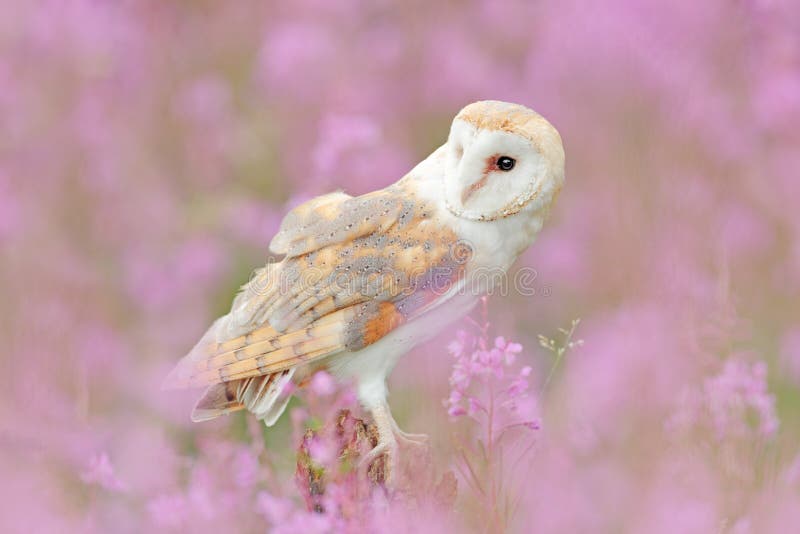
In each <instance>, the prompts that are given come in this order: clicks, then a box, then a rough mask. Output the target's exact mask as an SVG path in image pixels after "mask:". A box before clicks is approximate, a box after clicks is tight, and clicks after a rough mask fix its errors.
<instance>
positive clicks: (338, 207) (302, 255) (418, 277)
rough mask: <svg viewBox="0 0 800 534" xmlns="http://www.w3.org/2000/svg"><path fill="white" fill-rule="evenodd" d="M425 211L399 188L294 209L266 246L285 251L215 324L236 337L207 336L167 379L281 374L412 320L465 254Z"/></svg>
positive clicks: (191, 381) (460, 266) (459, 272)
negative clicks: (271, 241) (281, 257)
mask: <svg viewBox="0 0 800 534" xmlns="http://www.w3.org/2000/svg"><path fill="white" fill-rule="evenodd" d="M430 215H431V209H430V207H429V206H426V205H425V203H423V202H420V201H417V200H416V199H415V198H414V197H413V195H411V194H410V193H409V192H407V191H404V190H402V189H400V188H398V187H393V188H389V189H385V190H382V191H378V192H376V193H372V194H369V195H365V196H364V197H357V198H351V197H347V196H346V195H344V194H341V193H339V194H333V195H326V196H325V197H322V199H321V200H320V199H315V200H312V201H310V202H309V203H306V204H304V205H303V206H300V207H298V208H296V209H295V210H294V211H293V212H292V214H290V217H291V221H292V222H291V224H289V223H287V222H284V224H283V225H282V229H281V233H280V234H279V236H276V239H275V240H273V244H272V247H273V249H274V250H284V251H286V254H287V256H286V257H285V258H284V259H283V261H281V262H280V263H277V264H272V265H271V266H268V267H267V268H266V269H264V270H262V271H259V272H258V273H257V275H256V276H255V277H254V278H253V280H251V282H250V283H249V284H248V285H247V286H246V287H245V289H244V291H243V292H242V294H240V295H239V296H238V297H237V299H236V300H235V301H234V306H233V309H232V311H231V314H230V315H229V316H226V318H223V320H221V321H222V323H221V325H217V330H218V331H219V330H220V327H221V326H224V327H225V328H224V332H226V333H227V334H230V333H237V332H238V334H239V335H236V336H229V335H221V336H220V335H219V334H217V335H213V334H211V335H209V334H207V335H206V336H205V337H204V340H203V341H201V343H200V344H198V346H197V347H195V349H194V350H193V351H192V353H190V354H189V355H188V356H187V357H186V358H184V360H182V361H181V363H180V364H179V366H178V367H177V368H176V370H175V371H174V372H173V375H171V379H168V381H169V382H170V385H173V386H176V387H185V386H201V385H210V384H215V383H225V382H230V381H234V380H242V379H247V378H250V377H255V376H261V375H267V374H271V373H278V372H283V371H286V370H287V369H291V368H292V367H295V366H297V365H302V364H306V363H310V362H314V361H316V360H319V359H321V358H324V357H326V356H330V355H332V354H336V353H339V352H345V351H350V352H353V351H357V350H359V349H361V348H364V347H365V346H367V345H369V344H372V343H374V342H375V341H377V340H379V339H381V338H382V337H383V336H385V335H386V334H388V333H389V332H391V331H392V330H394V329H395V328H397V327H398V326H400V325H401V324H403V323H405V322H407V321H409V320H411V319H414V318H416V317H418V316H419V315H420V314H422V313H424V312H425V311H426V310H427V309H429V308H430V307H431V306H433V305H435V304H436V302H437V300H439V299H440V298H441V297H442V295H444V294H445V293H446V292H447V289H449V288H450V287H451V286H452V284H453V283H455V282H457V281H458V280H459V279H461V278H462V277H463V273H464V264H465V262H466V260H467V259H468V258H465V257H464V256H463V255H461V253H458V254H453V249H454V245H455V244H457V242H458V239H457V236H456V235H455V234H454V233H453V232H452V231H451V230H449V229H446V228H442V227H440V226H438V225H436V224H434V223H432V222H431V220H430ZM231 323H232V324H234V326H233V327H231V326H230V324H231ZM213 328H214V327H212V329H213Z"/></svg>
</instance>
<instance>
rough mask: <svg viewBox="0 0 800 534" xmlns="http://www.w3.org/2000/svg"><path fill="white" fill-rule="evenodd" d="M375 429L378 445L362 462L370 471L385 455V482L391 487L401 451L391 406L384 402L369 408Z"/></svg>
mask: <svg viewBox="0 0 800 534" xmlns="http://www.w3.org/2000/svg"><path fill="white" fill-rule="evenodd" d="M368 410H369V412H370V415H371V416H372V421H373V423H374V424H375V428H376V429H377V431H378V443H377V444H376V445H375V446H374V447H373V448H372V450H371V451H369V452H368V453H367V454H366V455H364V458H363V460H362V465H364V466H366V467H367V469H369V467H370V465H372V463H373V462H374V461H375V460H377V459H378V457H380V456H382V455H385V460H384V469H383V481H384V483H385V484H386V485H387V486H391V485H392V484H393V482H394V480H395V478H396V475H397V472H398V467H399V463H398V462H399V458H398V456H399V450H398V443H397V437H396V436H395V434H394V428H393V425H392V423H393V421H394V420H393V419H392V414H391V412H390V411H389V405H388V403H386V401H383V402H381V403H379V404H376V405H375V406H372V407H370V408H368Z"/></svg>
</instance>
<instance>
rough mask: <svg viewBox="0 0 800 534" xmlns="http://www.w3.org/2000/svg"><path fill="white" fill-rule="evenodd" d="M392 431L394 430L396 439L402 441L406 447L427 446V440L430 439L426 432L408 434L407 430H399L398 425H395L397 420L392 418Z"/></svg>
mask: <svg viewBox="0 0 800 534" xmlns="http://www.w3.org/2000/svg"><path fill="white" fill-rule="evenodd" d="M392 431H393V432H394V435H395V437H396V438H397V441H398V442H402V443H403V444H405V445H406V446H408V447H419V446H425V447H427V446H428V442H429V441H430V438H429V437H428V435H427V434H409V433H408V432H403V431H402V430H400V427H399V426H397V422H395V420H394V419H392Z"/></svg>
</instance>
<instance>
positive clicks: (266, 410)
mask: <svg viewBox="0 0 800 534" xmlns="http://www.w3.org/2000/svg"><path fill="white" fill-rule="evenodd" d="M293 375H294V369H293V368H292V369H288V370H286V371H282V372H279V373H273V374H270V375H266V376H256V377H250V378H244V379H241V380H234V381H231V382H224V383H221V384H214V385H213V386H210V387H209V388H207V389H206V391H205V393H203V396H202V397H200V400H198V401H197V404H196V405H195V407H194V409H193V410H192V421H194V422H195V423H198V422H202V421H210V420H211V419H216V418H217V417H219V416H222V415H227V414H229V413H233V412H237V411H239V410H245V409H246V410H248V411H250V412H252V413H253V414H255V416H256V417H257V418H258V419H261V420H263V421H264V423H265V424H266V425H267V426H272V425H274V424H275V422H276V421H277V420H278V418H279V417H280V416H281V414H282V413H283V411H284V410H285V409H286V405H287V404H288V403H289V399H290V397H291V396H290V395H285V396H281V393H282V392H283V389H284V387H285V386H286V384H288V383H289V382H290V381H291V379H292V376H293Z"/></svg>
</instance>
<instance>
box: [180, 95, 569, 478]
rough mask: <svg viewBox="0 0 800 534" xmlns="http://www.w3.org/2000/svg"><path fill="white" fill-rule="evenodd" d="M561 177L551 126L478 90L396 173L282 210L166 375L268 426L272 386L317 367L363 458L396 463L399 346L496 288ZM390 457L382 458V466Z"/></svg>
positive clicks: (215, 407) (215, 408)
mask: <svg viewBox="0 0 800 534" xmlns="http://www.w3.org/2000/svg"><path fill="white" fill-rule="evenodd" d="M563 184H564V149H563V147H562V143H561V138H560V136H559V134H558V131H556V129H555V128H554V127H553V126H552V125H551V124H550V123H549V122H548V121H547V120H545V119H544V118H543V117H542V116H541V115H539V114H537V113H536V112H534V111H533V110H531V109H528V108H526V107H524V106H521V105H517V104H510V103H505V102H499V101H483V102H476V103H473V104H470V105H468V106H466V107H465V108H464V109H462V110H461V111H460V112H459V113H458V115H456V117H455V119H454V120H453V122H452V125H451V128H450V133H449V136H448V138H447V141H446V142H445V143H444V145H442V146H441V147H439V148H438V149H436V150H435V151H434V152H433V153H432V154H431V155H430V156H428V157H427V158H426V159H425V160H423V161H422V162H421V163H419V164H418V165H417V166H416V167H414V168H413V169H412V170H411V171H410V172H409V173H408V174H407V175H406V176H404V177H403V178H402V179H400V180H399V181H398V182H396V183H394V184H393V185H390V186H389V187H387V188H385V189H381V190H378V191H375V192H372V193H368V194H365V195H362V196H357V197H352V196H350V195H347V194H345V193H343V192H334V193H330V194H327V195H323V196H320V197H317V198H314V199H312V200H310V201H308V202H306V203H305V204H302V205H300V206H298V207H296V208H294V209H293V210H291V211H290V212H289V213H288V214H287V215H286V217H285V218H284V220H283V222H282V223H281V225H280V228H279V230H278V232H277V234H276V235H275V236H274V238H273V239H272V242H271V243H270V246H269V249H270V251H271V252H273V253H275V254H280V255H283V258H282V259H281V260H280V261H278V262H274V263H269V264H267V265H266V266H265V267H263V268H261V269H258V270H257V271H255V273H254V275H253V276H252V277H251V279H250V281H249V282H248V283H247V284H246V285H244V286H243V287H242V288H241V290H240V292H239V293H238V295H236V297H235V298H234V300H233V304H232V306H231V310H230V312H229V313H227V314H226V315H224V316H222V317H220V318H219V319H217V320H216V321H215V322H214V323H213V324H212V325H211V327H210V328H209V329H208V331H207V332H206V333H205V335H204V336H203V337H202V339H201V340H200V341H199V342H198V343H197V345H196V346H195V347H194V348H193V349H192V350H191V351H190V352H189V354H188V355H186V356H185V357H184V358H183V359H181V360H180V361H179V362H178V364H177V366H176V367H175V369H174V370H173V371H172V372H171V373H170V375H169V376H168V377H167V380H166V382H165V386H167V387H169V388H186V387H204V388H206V389H205V393H203V395H202V397H201V398H200V400H199V401H198V402H197V405H196V406H195V408H194V410H193V412H192V416H191V417H192V420H194V421H205V420H209V419H213V418H215V417H218V416H220V415H223V414H228V413H231V412H234V411H238V410H248V411H250V412H252V413H253V414H254V415H255V416H256V417H257V418H258V419H260V420H263V421H264V423H265V424H266V425H267V426H271V425H273V424H274V423H275V422H276V420H277V419H278V418H279V417H280V415H281V413H282V412H283V411H284V409H285V408H286V405H287V403H288V401H289V397H288V396H287V395H285V394H282V391H284V388H285V386H287V384H289V383H293V384H295V385H296V386H299V387H302V385H303V384H305V383H307V382H308V380H309V378H310V377H311V376H312V375H313V374H314V373H316V372H318V371H320V370H325V371H327V372H328V373H330V374H331V375H333V376H334V377H336V378H339V379H341V380H343V381H348V382H352V383H354V384H355V386H356V391H357V394H358V399H359V401H360V402H361V404H362V405H363V407H364V408H365V410H367V412H368V413H369V414H370V415H371V417H372V419H373V421H374V424H375V426H376V428H377V430H378V436H379V439H378V445H377V446H376V447H375V448H374V449H373V450H372V451H371V452H370V454H369V458H374V457H375V456H376V455H379V454H385V455H387V456H388V459H389V461H390V462H389V465H394V464H393V462H395V461H396V458H397V456H398V450H399V449H398V447H399V445H401V444H407V443H419V442H420V441H424V439H425V436H422V435H413V434H406V433H404V432H402V431H401V430H400V428H399V427H398V426H397V424H396V423H395V421H394V419H393V418H392V415H391V411H390V409H389V405H388V403H387V387H386V378H387V376H388V375H389V373H391V371H392V369H393V367H394V366H395V364H396V362H397V361H398V359H399V357H400V356H402V355H403V354H405V353H407V352H409V350H410V349H411V348H412V347H414V346H415V345H417V344H419V343H421V342H423V341H425V340H426V339H428V338H430V337H431V336H433V335H435V334H436V333H437V332H439V331H440V330H441V329H442V328H443V327H445V326H446V325H447V324H448V323H451V322H453V321H455V320H457V319H459V318H461V317H462V316H464V315H465V314H467V313H468V312H469V311H470V310H471V309H472V307H473V306H474V305H475V304H476V303H477V302H478V301H479V300H480V298H481V297H482V296H483V295H485V294H487V293H488V292H490V291H491V290H492V286H493V284H494V283H496V281H497V280H498V276H497V274H498V273H500V274H502V273H505V272H506V271H507V270H508V268H509V267H510V266H511V264H512V263H513V262H514V261H515V260H516V258H517V257H518V256H519V255H520V253H522V252H523V251H524V250H525V249H526V248H527V247H529V246H530V245H531V244H532V243H533V241H534V239H535V238H536V235H537V234H538V233H539V231H540V230H541V229H542V225H543V224H544V222H545V220H546V219H547V216H548V214H549V212H550V208H551V206H552V205H553V202H554V201H555V199H556V197H557V196H558V193H559V191H560V190H561V188H562V186H563ZM392 470H393V468H392V469H390V473H391V471H392Z"/></svg>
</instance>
